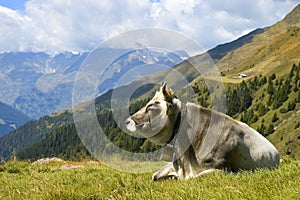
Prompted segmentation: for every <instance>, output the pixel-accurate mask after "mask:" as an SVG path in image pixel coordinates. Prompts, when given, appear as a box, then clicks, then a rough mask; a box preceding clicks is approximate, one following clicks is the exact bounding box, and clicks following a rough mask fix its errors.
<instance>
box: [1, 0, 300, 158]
mask: <svg viewBox="0 0 300 200" xmlns="http://www.w3.org/2000/svg"><path fill="white" fill-rule="evenodd" d="M299 12H300V5H298V6H297V7H296V8H295V9H294V10H293V11H292V12H291V13H289V14H288V15H287V16H286V17H285V18H284V19H283V20H282V21H280V22H278V23H276V24H274V25H273V26H270V27H266V28H263V29H257V30H255V31H253V32H251V33H249V34H248V35H245V36H243V37H241V38H239V39H238V40H235V41H233V42H231V43H227V44H224V45H219V46H217V47H216V48H214V49H212V50H210V51H209V54H207V53H206V54H201V55H198V56H194V57H191V58H188V59H187V60H185V61H183V62H181V63H179V64H177V65H175V66H174V69H176V71H177V72H179V73H180V74H181V75H183V76H184V77H185V78H186V80H188V82H189V85H190V86H191V87H192V88H193V89H194V92H195V95H196V98H197V102H198V103H199V104H201V105H203V106H206V107H210V106H211V105H212V101H217V100H218V99H216V98H215V99H213V98H212V97H213V96H214V95H213V94H214V92H215V91H216V92H218V88H217V89H216V90H214V89H208V86H207V85H206V84H205V83H204V82H203V79H204V78H205V79H206V80H209V81H212V82H216V81H218V80H217V79H216V78H215V76H216V74H215V73H210V72H211V71H210V70H211V67H212V66H213V65H214V64H216V66H217V67H218V69H219V71H220V72H221V73H219V74H218V75H219V76H220V75H221V76H222V84H224V85H225V89H226V91H225V94H224V95H226V102H220V103H221V104H226V108H227V110H226V111H225V112H226V113H227V114H229V115H231V116H232V117H234V118H236V119H238V120H241V121H243V122H246V123H247V124H249V125H250V126H251V127H253V128H255V129H257V130H258V131H259V132H261V133H262V134H263V135H264V136H265V137H267V138H268V139H269V140H270V141H271V142H272V143H274V144H275V146H276V147H277V148H278V149H279V151H280V152H281V154H282V155H285V156H291V157H293V158H300V148H299V138H300V122H299V113H300V111H299V110H300V90H299V88H300V80H299V76H300V55H299V52H300V51H299V46H300V45H299V41H300V39H299V27H300V24H299V22H300V15H299ZM125 57H126V56H125ZM140 58H143V56H142V57H140ZM126 59H128V57H126ZM126 59H125V60H126ZM211 60H213V61H214V63H213V62H211ZM116 63H118V62H116ZM112 66H114V67H112V68H111V69H112V70H111V71H107V73H111V74H114V73H116V75H118V73H119V72H120V71H121V70H115V69H118V68H117V66H118V65H117V64H116V65H112ZM193 66H198V67H201V68H202V72H203V73H202V74H199V73H198V72H197V70H195V69H194V68H193ZM239 73H244V74H245V75H246V76H244V77H239V76H238V74H239ZM147 78H149V79H151V80H162V79H167V81H168V82H170V85H171V86H172V83H174V82H176V81H177V80H176V79H175V78H174V77H173V76H168V72H166V71H162V72H158V73H155V74H151V75H149V76H147V77H146V78H142V79H141V80H139V81H142V80H143V79H147ZM184 84H187V83H182V84H181V87H180V88H176V92H179V93H180V92H182V93H184V90H185V87H184V86H185V85H184ZM134 85H138V84H137V82H133V83H131V84H129V85H127V86H122V87H120V88H117V89H116V90H120V91H124V92H126V91H128V90H126V88H124V87H128V88H130V87H133V86H134ZM174 85H176V84H174ZM140 89H141V91H139V92H137V93H136V94H138V95H136V96H135V95H132V96H134V97H135V99H134V98H133V99H132V103H131V107H130V108H131V109H130V113H132V112H133V111H134V110H136V109H138V108H139V107H141V106H142V105H143V104H144V103H145V102H146V100H147V98H149V95H150V94H151V93H152V91H153V90H152V89H153V85H152V86H149V87H145V88H140ZM145 93H147V95H144V94H145ZM111 95H112V91H111V90H109V91H108V92H106V93H103V94H102V95H101V96H100V97H98V98H97V99H96V100H95V102H96V105H95V109H96V111H97V112H96V113H97V117H98V120H99V123H101V125H102V126H103V127H104V129H105V130H106V132H107V134H108V136H107V137H108V138H109V139H110V140H111V141H113V143H114V144H116V145H118V146H119V147H120V148H123V149H127V150H130V151H134V152H144V151H146V152H147V151H149V149H150V151H151V150H153V149H155V148H156V147H155V146H154V145H153V144H149V142H147V140H146V141H144V140H137V139H135V138H133V137H131V136H129V135H127V134H126V133H124V132H122V131H121V130H120V129H119V128H118V126H117V123H116V122H114V120H113V116H112V111H111V108H110V106H111V102H110V98H111ZM115 101H124V99H122V95H121V96H120V99H117V100H115ZM91 103H92V102H86V103H84V104H81V105H79V106H78V108H79V110H82V111H85V110H88V109H89V105H91ZM71 112H72V111H71V110H67V111H62V112H59V113H55V114H53V115H48V116H45V117H42V118H41V119H39V120H38V121H33V122H29V123H27V124H25V125H24V126H22V127H20V128H19V129H17V131H13V132H11V133H10V134H8V135H6V136H4V137H2V138H0V156H2V158H7V157H9V156H11V154H12V152H13V149H15V150H16V152H17V155H19V156H20V158H23V159H35V158H37V157H40V156H48V155H51V156H52V155H63V156H65V157H66V158H71V159H72V156H71V155H74V156H76V155H81V156H82V157H85V156H90V155H87V153H86V152H87V151H86V149H84V147H83V146H82V144H81V145H80V144H78V142H79V140H78V138H77V139H76V136H75V135H77V131H76V130H75V129H74V126H73V125H72V124H73V119H72V113H71ZM82 120H83V121H82V123H83V124H86V128H89V123H91V122H90V121H89V118H83V119H82ZM67 138H72V139H70V140H68V139H67ZM95 141H97V140H95ZM95 141H94V142H95ZM99 142H101V141H99ZM47 144H48V146H47ZM50 144H51V145H50ZM99 144H100V143H99ZM62 146H63V148H61V147H62ZM43 147H44V148H43ZM80 147H81V148H80ZM72 148H74V149H76V152H77V153H78V154H77V153H76V152H71V151H70V149H72ZM78 148H79V149H78ZM39 149H40V151H38V150H39ZM102 150H103V151H104V150H105V151H108V152H109V151H110V150H111V149H110V147H109V146H108V147H106V148H104V149H102ZM66 152H68V153H66ZM73 159H74V157H73ZM75 159H76V158H75Z"/></svg>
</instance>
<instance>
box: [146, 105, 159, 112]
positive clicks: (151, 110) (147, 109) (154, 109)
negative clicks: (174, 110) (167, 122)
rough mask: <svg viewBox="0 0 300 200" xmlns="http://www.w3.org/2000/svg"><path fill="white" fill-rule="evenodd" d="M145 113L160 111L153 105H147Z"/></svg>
mask: <svg viewBox="0 0 300 200" xmlns="http://www.w3.org/2000/svg"><path fill="white" fill-rule="evenodd" d="M146 111H147V112H158V111H160V109H159V107H158V106H156V105H155V104H149V105H148V106H147V108H146Z"/></svg>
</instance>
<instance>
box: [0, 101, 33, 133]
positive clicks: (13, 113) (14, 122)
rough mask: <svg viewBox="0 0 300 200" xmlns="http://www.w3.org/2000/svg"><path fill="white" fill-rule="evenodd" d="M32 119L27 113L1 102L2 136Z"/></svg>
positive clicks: (0, 120)
mask: <svg viewBox="0 0 300 200" xmlns="http://www.w3.org/2000/svg"><path fill="white" fill-rule="evenodd" d="M29 120H31V119H30V118H29V117H28V116H27V115H25V114H24V113H21V112H20V111H18V110H16V109H14V108H12V107H11V106H9V105H7V104H5V103H2V102H0V137H2V136H4V135H5V134H7V133H8V132H10V131H13V130H15V129H17V128H19V127H20V126H21V125H23V124H25V123H26V122H28V121H29Z"/></svg>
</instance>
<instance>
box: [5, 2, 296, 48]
mask: <svg viewBox="0 0 300 200" xmlns="http://www.w3.org/2000/svg"><path fill="white" fill-rule="evenodd" d="M25 2H26V4H25ZM298 3H299V0H247V1H242V0H223V1H222V3H220V0H113V1H112V0H89V1H85V0H28V1H25V0H0V5H1V6H0V24H1V26H0V34H1V37H0V52H4V51H36V52H37V51H45V52H61V51H88V50H91V49H93V48H95V46H96V45H98V44H100V43H101V42H103V41H105V40H107V39H109V38H111V37H113V36H116V35H118V34H120V33H124V32H126V31H131V30H135V29H140V28H145V27H148V28H149V27H155V28H167V29H171V30H174V31H178V32H180V33H182V34H185V35H186V36H188V37H190V38H191V39H193V40H195V41H196V42H198V43H199V44H200V45H202V46H203V48H204V49H206V50H208V49H211V48H213V47H215V46H216V45H218V44H222V43H225V42H230V41H232V40H234V39H237V38H238V37H240V36H242V35H244V34H246V33H248V32H250V31H252V30H254V29H256V28H261V27H266V26H270V25H272V24H274V23H276V22H277V21H279V20H281V19H282V18H283V17H284V16H285V15H286V14H287V13H288V12H290V11H291V10H292V9H293V8H294V7H295V6H296V5H297V4H298Z"/></svg>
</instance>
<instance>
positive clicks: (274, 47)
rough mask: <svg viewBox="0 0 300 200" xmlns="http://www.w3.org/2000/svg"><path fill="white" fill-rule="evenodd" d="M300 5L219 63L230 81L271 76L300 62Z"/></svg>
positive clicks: (218, 65) (220, 68) (219, 67)
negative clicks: (244, 74)
mask: <svg viewBox="0 0 300 200" xmlns="http://www.w3.org/2000/svg"><path fill="white" fill-rule="evenodd" d="M299 13H300V5H298V6H296V7H295V8H294V9H293V10H292V11H291V12H290V13H289V14H288V15H287V16H286V17H285V18H284V19H283V20H281V21H279V22H277V23H276V24H274V25H272V26H270V27H266V28H264V31H263V32H261V33H260V34H256V35H254V36H253V38H252V41H251V42H250V43H247V44H245V45H243V46H241V47H239V48H237V49H235V50H233V51H230V53H227V55H226V56H224V57H223V58H222V59H220V60H219V61H218V62H217V63H216V64H217V67H218V69H219V70H220V71H221V72H223V73H224V75H225V76H226V77H227V78H231V77H232V76H235V75H236V74H238V73H246V74H247V75H248V78H252V77H254V76H256V75H259V74H272V73H273V72H276V70H277V68H281V67H283V66H287V65H291V64H293V63H294V62H297V61H299V54H297V52H299V48H300V47H299V46H300V45H299V44H300V40H299V33H298V32H299V27H300V20H299V19H300V14H299Z"/></svg>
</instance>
